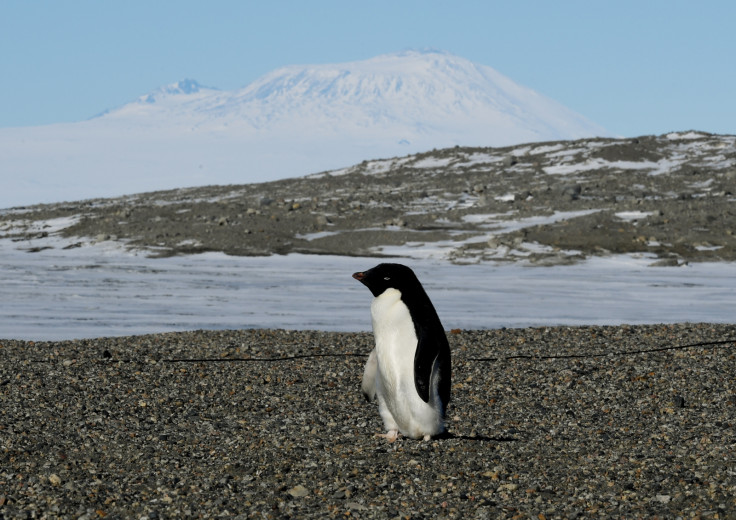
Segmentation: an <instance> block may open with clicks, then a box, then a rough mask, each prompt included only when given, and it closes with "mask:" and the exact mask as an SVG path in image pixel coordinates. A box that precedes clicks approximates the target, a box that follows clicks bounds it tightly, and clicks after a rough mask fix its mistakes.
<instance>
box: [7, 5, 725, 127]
mask: <svg viewBox="0 0 736 520" xmlns="http://www.w3.org/2000/svg"><path fill="white" fill-rule="evenodd" d="M735 24H736V2H733V1H731V0H718V1H715V0H713V1H708V0H704V1H702V2H692V1H682V0H667V1H660V0H617V1H610V2H603V1H590V0H588V1H583V0H580V1H565V0H560V1H554V2H553V1H549V0H539V1H531V0H514V1H507V2H491V1H465V2H464V1H457V2H447V1H442V2H439V1H400V0H392V1H382V0H374V1H372V2H349V1H345V0H339V1H313V2H303V1H293V2H285V1H272V2H271V1H263V0H259V1H235V0H209V1H207V2H202V1H199V0H198V1H189V0H184V1H177V2H173V1H172V2H168V1H155V0H145V1H141V0H125V1H122V0H120V1H103V0H70V1H67V2H61V1H34V0H0V74H1V78H2V79H1V80H0V127H8V126H26V125H41V124H49V123H56V122H68V121H79V120H83V119H87V118H89V117H91V116H93V115H95V114H97V113H99V112H102V111H103V110H105V109H108V108H113V107H115V106H119V105H121V104H124V103H126V102H129V101H132V100H134V99H135V98H137V97H138V96H140V95H142V94H145V93H147V92H149V91H151V90H153V89H155V88H157V87H159V86H161V85H164V84H168V83H173V82H175V81H178V80H180V79H184V78H193V79H196V80H197V81H199V82H200V83H202V84H204V85H208V86H213V87H217V88H220V89H234V88H239V87H243V86H245V85H247V84H248V83H250V82H251V81H253V80H255V79H256V78H258V77H259V76H261V75H263V74H265V73H266V72H268V71H270V70H273V69H275V68H277V67H280V66H284V65H291V64H309V63H331V62H343V61H354V60H362V59H367V58H371V57H373V56H376V55H379V54H384V53H391V52H398V51H402V50H406V49H425V48H433V49H439V50H444V51H448V52H451V53H453V54H457V55H459V56H462V57H464V58H468V59H470V60H472V61H475V62H478V63H481V64H483V65H488V66H491V67H493V68H495V69H496V70H498V71H499V72H501V73H502V74H505V75H506V76H508V77H510V78H511V79H513V80H514V81H516V82H518V83H521V84H522V85H525V86H528V87H531V88H533V89H535V90H537V91H538V92H540V93H542V94H544V95H546V96H548V97H551V98H553V99H556V100H557V101H559V102H561V103H562V104H564V105H566V106H568V107H569V108H571V109H573V110H575V111H577V112H579V113H581V114H583V115H585V116H586V117H588V118H589V119H591V120H592V121H594V122H596V123H598V124H600V125H602V126H603V127H605V128H606V129H607V130H608V131H609V132H611V133H613V134H615V135H621V136H635V135H643V134H660V133H664V132H668V131H671V130H689V129H697V130H704V131H709V132H715V133H736V25H735Z"/></svg>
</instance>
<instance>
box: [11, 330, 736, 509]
mask: <svg viewBox="0 0 736 520" xmlns="http://www.w3.org/2000/svg"><path fill="white" fill-rule="evenodd" d="M448 336H449V339H450V342H451V346H452V349H453V402H452V405H451V408H450V410H449V431H450V434H449V435H448V436H447V437H445V438H441V439H434V440H432V441H429V442H423V441H415V440H409V439H405V438H400V439H399V440H398V441H397V442H395V443H393V444H390V443H387V442H386V441H385V440H384V439H380V438H376V437H375V436H374V434H376V433H379V432H380V431H381V423H380V418H379V416H378V412H377V409H376V406H375V405H374V404H369V403H366V402H365V401H364V400H363V398H362V396H361V394H360V378H361V372H362V365H363V363H364V361H365V355H366V354H367V353H368V352H369V350H370V349H371V348H372V335H371V334H368V333H325V332H311V331H298V332H296V331H286V330H243V331H197V332H186V333H169V334H155V335H148V336H136V337H125V338H100V339H94V340H82V341H69V342H58V343H41V342H36V343H33V342H22V341H14V340H4V341H0V359H1V362H0V396H1V403H0V517H5V518H39V517H42V518H55V517H59V518H102V517H105V518H131V517H139V518H140V517H147V518H148V519H155V518H190V517H197V518H201V517H215V516H227V517H231V516H239V517H241V518H289V517H293V518H330V517H333V518H334V517H340V518H345V517H355V518H392V517H401V518H473V519H474V518H499V517H508V518H540V519H541V518H575V517H585V518H590V517H617V518H635V517H655V516H656V517H660V518H676V517H678V516H681V517H683V518H691V517H700V518H736V498H735V497H736V433H734V427H735V426H736V348H735V347H736V326H733V325H711V324H681V325H652V326H635V327H634V326H631V327H630V326H621V327H580V328H566V327H560V328H528V329H506V330H489V331H452V333H450V334H449V335H448ZM701 342H722V343H720V344H713V345H708V346H697V347H689V348H671V349H670V347H675V346H682V345H689V344H694V343H701ZM642 351H648V352H642ZM479 358H483V359H479Z"/></svg>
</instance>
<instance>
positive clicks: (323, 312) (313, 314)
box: [0, 240, 736, 340]
mask: <svg viewBox="0 0 736 520" xmlns="http://www.w3.org/2000/svg"><path fill="white" fill-rule="evenodd" d="M16 247H17V245H16V244H12V243H11V242H9V241H7V240H2V241H0V276H2V279H3V283H2V284H1V285H0V338H13V339H29V340H61V339H72V338H87V337H100V336H118V335H129V334H143V333H150V332H165V331H177V330H193V329H240V328H250V327H269V328H287V329H321V330H336V331H355V330H370V324H371V320H370V310H369V309H370V301H371V298H372V297H371V295H370V293H369V292H368V291H367V289H365V287H363V286H362V285H360V284H359V283H357V282H356V281H355V280H353V279H352V278H351V274H352V273H353V272H355V271H358V270H363V269H366V268H369V267H372V266H373V265H375V264H376V263H378V262H379V261H378V260H377V259H375V258H355V257H335V256H308V255H289V256H273V257H257V258H251V257H229V256H226V255H224V254H220V253H208V254H203V255H197V256H185V257H174V258H163V259H153V258H148V257H145V256H142V255H139V256H136V255H133V254H130V253H127V252H124V251H121V250H120V249H119V248H110V246H109V244H108V245H107V246H105V245H98V246H87V247H82V248H77V249H70V250H62V249H58V248H54V249H47V250H43V251H40V252H36V253H28V252H24V251H20V250H18V249H16ZM397 261H401V262H403V263H406V264H407V265H410V266H411V267H413V268H414V269H415V271H416V272H417V275H418V276H419V278H420V280H422V282H423V283H424V285H425V288H426V290H427V292H428V294H429V295H430V297H431V298H432V300H433V301H434V303H435V306H436V307H437V311H438V313H439V315H440V317H441V319H442V322H443V324H444V326H445V328H447V329H450V328H465V329H476V328H498V327H523V326H539V325H559V324H566V325H581V324H620V323H631V324H634V323H661V322H665V323H671V322H684V321H691V322H696V321H709V322H733V321H734V309H736V264H734V263H710V264H693V265H689V266H685V267H647V265H648V264H649V263H651V261H652V259H651V258H645V257H633V256H615V257H607V258H593V259H590V260H588V261H586V262H583V263H581V264H578V265H575V266H556V267H523V266H521V265H518V264H498V265H494V264H481V265H463V266H458V265H452V264H450V263H447V262H444V261H440V260H437V259H406V260H397Z"/></svg>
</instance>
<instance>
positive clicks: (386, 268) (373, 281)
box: [353, 264, 422, 296]
mask: <svg viewBox="0 0 736 520" xmlns="http://www.w3.org/2000/svg"><path fill="white" fill-rule="evenodd" d="M353 278H355V279H356V280H358V281H359V282H361V283H362V284H363V285H365V286H366V287H368V289H370V291H371V293H373V296H380V295H382V294H383V293H384V292H385V291H386V290H387V289H396V290H398V291H399V292H401V293H406V291H408V290H411V289H414V290H415V289H416V288H417V287H420V288H421V286H422V285H421V284H420V283H419V280H418V279H417V277H416V275H415V274H414V271H412V270H411V269H410V268H408V267H406V266H405V265H402V264H378V265H377V266H376V267H374V268H372V269H368V270H367V271H361V272H357V273H354V274H353Z"/></svg>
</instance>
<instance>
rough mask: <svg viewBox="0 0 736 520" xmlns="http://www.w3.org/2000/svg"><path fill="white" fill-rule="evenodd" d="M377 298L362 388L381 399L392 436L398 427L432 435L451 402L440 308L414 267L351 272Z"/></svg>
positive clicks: (370, 396) (393, 437)
mask: <svg viewBox="0 0 736 520" xmlns="http://www.w3.org/2000/svg"><path fill="white" fill-rule="evenodd" d="M353 278H355V279H356V280H359V281H360V282H362V283H363V284H364V285H365V286H366V287H368V289H370V291H371V293H373V296H375V298H374V299H373V303H371V317H372V318H373V335H374V336H375V340H376V348H375V349H373V351H372V352H371V354H370V356H369V357H368V362H367V363H366V366H365V371H364V373H363V384H362V389H363V394H364V395H365V396H366V398H367V399H368V400H369V401H372V400H374V399H376V398H377V399H378V412H379V413H380V414H381V418H382V419H383V424H384V426H385V428H386V430H387V433H386V434H383V435H382V436H383V437H386V438H387V439H388V440H389V441H391V442H393V441H395V440H396V438H397V437H398V435H399V433H401V434H402V435H405V436H406V437H411V438H413V439H424V440H429V439H430V438H432V436H435V435H438V434H441V433H443V432H444V431H445V411H446V410H447V405H448V403H449V402H450V377H451V368H450V346H449V344H448V342H447V336H445V330H444V328H443V327H442V323H441V322H440V319H439V317H438V316H437V311H435V309H434V306H433V305H432V302H431V301H430V299H429V296H427V293H426V292H425V291H424V288H423V287H422V284H421V283H419V280H418V279H417V277H416V275H415V274H414V271H412V270H411V269H410V268H408V267H406V266H405V265H401V264H379V265H377V266H376V267H374V268H373V269H369V270H367V271H363V272H359V273H355V274H353Z"/></svg>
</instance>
